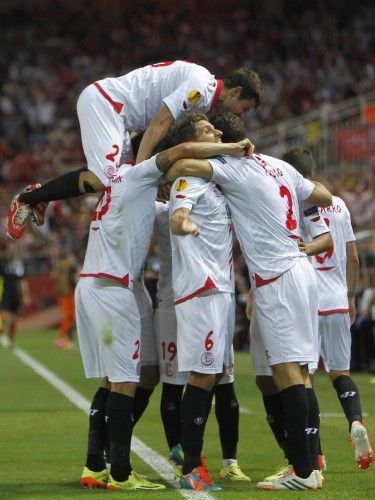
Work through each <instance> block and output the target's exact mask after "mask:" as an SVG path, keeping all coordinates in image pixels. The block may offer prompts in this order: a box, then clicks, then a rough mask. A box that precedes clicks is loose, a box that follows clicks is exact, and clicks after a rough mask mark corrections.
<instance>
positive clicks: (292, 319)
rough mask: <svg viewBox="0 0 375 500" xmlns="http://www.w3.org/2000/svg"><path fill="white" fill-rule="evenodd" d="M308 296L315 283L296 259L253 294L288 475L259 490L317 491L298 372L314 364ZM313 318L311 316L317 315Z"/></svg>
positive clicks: (261, 485)
mask: <svg viewBox="0 0 375 500" xmlns="http://www.w3.org/2000/svg"><path fill="white" fill-rule="evenodd" d="M312 293H315V294H316V279H315V276H314V274H313V270H312V269H311V266H310V265H309V264H308V262H307V261H305V260H302V259H301V261H298V262H297V263H296V264H295V265H294V266H293V267H292V268H291V269H290V270H289V271H287V272H286V273H284V274H283V275H282V276H281V277H280V278H279V279H278V280H276V281H275V282H273V283H270V284H268V285H266V286H264V287H260V288H256V289H255V291H254V301H255V304H256V308H255V314H256V316H257V319H258V322H259V327H260V333H261V336H262V342H263V345H264V348H265V352H266V357H267V359H268V362H269V364H270V365H271V367H272V372H273V378H274V382H275V385H276V387H277V389H278V391H279V393H280V400H281V404H282V414H283V420H284V425H285V430H286V436H287V440H286V446H287V455H288V458H289V460H290V463H291V464H292V465H293V470H294V472H293V473H290V474H288V475H287V476H285V477H282V478H279V479H277V480H274V481H271V482H261V483H258V485H257V488H259V489H276V490H278V489H316V488H317V481H316V477H315V473H314V470H313V467H312V463H311V456H310V449H309V440H308V436H307V431H306V429H307V428H308V416H309V413H308V411H309V406H308V399H307V393H306V388H305V380H304V377H303V375H302V372H301V364H302V363H309V362H313V361H314V359H315V344H314V333H313V324H312V320H311V315H310V307H311V299H310V297H311V294H312ZM291 304H293V306H291ZM313 313H315V314H317V310H316V311H313Z"/></svg>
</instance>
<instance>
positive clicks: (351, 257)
mask: <svg viewBox="0 0 375 500" xmlns="http://www.w3.org/2000/svg"><path fill="white" fill-rule="evenodd" d="M358 269H359V258H358V251H357V245H356V243H355V241H348V242H347V243H346V286H347V288H348V302H349V316H350V322H351V323H353V322H354V320H355V314H356V310H355V300H354V298H355V289H356V286H357V279H358Z"/></svg>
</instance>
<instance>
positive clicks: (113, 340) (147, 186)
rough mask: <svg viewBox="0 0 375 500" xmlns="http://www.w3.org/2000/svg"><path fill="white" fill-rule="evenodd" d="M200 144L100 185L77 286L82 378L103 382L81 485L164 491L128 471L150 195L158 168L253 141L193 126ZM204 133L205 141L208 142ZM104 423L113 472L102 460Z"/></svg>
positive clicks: (94, 408)
mask: <svg viewBox="0 0 375 500" xmlns="http://www.w3.org/2000/svg"><path fill="white" fill-rule="evenodd" d="M195 132H196V133H195V134H194V137H193V139H195V140H197V141H199V142H197V143H189V144H180V145H178V146H175V147H173V148H170V149H167V150H166V151H164V152H162V153H159V154H157V155H156V156H153V157H152V158H151V159H149V160H146V161H144V162H141V163H140V164H139V165H138V166H137V167H136V168H134V167H132V166H130V165H123V166H122V167H121V168H120V169H119V171H118V180H117V182H116V183H113V184H112V185H111V186H108V187H107V188H106V189H105V192H104V194H103V196H102V197H101V199H100V200H99V202H98V204H97V206H96V207H95V210H94V212H93V216H92V222H91V225H90V236H89V241H88V246H87V252H86V256H85V261H84V265H83V269H82V272H81V275H80V280H79V282H78V285H77V287H76V293H75V297H76V315H77V331H78V340H79V344H80V349H81V356H82V360H83V365H84V369H85V374H86V377H87V378H101V379H102V380H103V382H102V384H101V386H100V388H99V389H98V391H97V392H96V394H95V396H94V399H93V402H92V405H91V409H90V421H89V439H88V452H87V460H86V465H85V467H84V470H83V473H82V477H81V484H82V485H83V486H85V487H101V488H108V489H124V490H128V489H161V488H163V487H164V486H163V485H158V484H154V483H151V482H150V481H147V480H146V479H145V478H144V477H142V476H139V475H137V474H136V473H135V472H134V471H132V467H131V465H130V457H129V454H130V441H131V435H132V429H133V416H132V412H133V398H134V394H135V391H136V387H137V383H138V380H139V370H140V361H141V360H140V354H141V340H140V316H139V312H138V307H137V303H136V300H135V297H134V294H133V286H134V280H136V279H137V277H138V276H139V275H140V272H141V268H142V266H143V263H144V260H145V257H146V254H147V251H148V248H149V244H150V238H151V233H152V230H153V226H154V216H155V197H156V193H157V187H158V183H159V179H160V177H161V175H162V174H163V172H165V171H166V170H167V169H168V168H169V166H170V165H171V164H172V163H173V162H174V161H175V160H176V159H177V158H182V157H187V156H190V154H193V156H194V157H196V156H198V157H206V156H210V155H212V154H218V153H220V151H226V152H234V154H238V155H242V154H244V150H245V149H246V148H248V147H249V146H250V141H249V140H245V141H242V142H241V143H239V144H212V140H211V135H210V134H207V133H206V132H205V131H203V130H199V129H196V130H195ZM206 137H207V141H208V142H206ZM106 421H107V424H108V435H109V454H110V460H111V475H108V473H107V471H106V468H105V464H104V447H105V445H106V425H105V422H106Z"/></svg>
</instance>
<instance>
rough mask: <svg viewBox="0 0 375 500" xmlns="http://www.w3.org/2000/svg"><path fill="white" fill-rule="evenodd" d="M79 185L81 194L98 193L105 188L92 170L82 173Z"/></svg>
mask: <svg viewBox="0 0 375 500" xmlns="http://www.w3.org/2000/svg"><path fill="white" fill-rule="evenodd" d="M78 183H79V190H80V191H81V193H97V192H99V191H103V189H104V188H105V186H104V184H103V183H102V182H101V181H100V180H99V179H98V177H97V176H96V175H95V174H94V173H93V172H90V170H82V171H81V172H80V174H79V181H78Z"/></svg>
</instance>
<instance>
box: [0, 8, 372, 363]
mask: <svg viewBox="0 0 375 500" xmlns="http://www.w3.org/2000/svg"><path fill="white" fill-rule="evenodd" d="M0 14H1V15H0V46H1V51H0V114H1V123H0V210H1V217H2V222H3V219H4V215H5V213H6V210H7V207H8V205H9V203H10V200H11V198H12V196H13V195H14V194H15V193H16V192H18V191H19V190H20V189H22V188H23V187H25V186H26V185H27V184H30V183H33V182H43V181H45V180H47V179H50V178H52V177H54V176H56V175H58V174H60V173H64V172H66V171H68V170H73V169H76V168H80V167H82V166H84V165H85V159H84V156H83V152H82V148H81V142H80V134H79V126H78V120H77V116H76V101H77V98H78V95H79V93H80V92H81V90H82V89H83V88H84V87H85V86H86V85H88V84H89V83H91V82H92V81H94V80H97V79H100V78H103V77H105V76H119V75H122V74H124V73H127V72H128V71H131V70H132V69H134V68H136V67H139V66H142V65H145V64H148V63H152V62H158V61H162V60H173V59H187V60H191V61H194V62H196V63H198V64H201V65H203V66H205V67H207V68H208V69H209V70H210V71H211V72H212V73H214V74H215V75H216V76H217V77H218V78H220V77H224V76H226V75H227V74H229V73H230V72H231V71H232V70H234V69H236V68H238V67H240V66H245V65H246V66H249V67H251V68H253V69H255V70H256V71H258V72H259V73H260V75H261V78H262V80H263V82H264V86H265V89H266V97H267V101H266V103H265V105H264V106H263V108H262V109H261V110H260V111H259V112H253V113H252V114H251V113H250V114H249V117H248V118H247V127H248V131H249V136H250V137H251V132H252V130H255V129H258V128H259V127H264V126H266V125H271V124H275V123H278V122H280V121H282V120H286V119H289V118H291V117H295V116H299V115H301V114H303V113H307V112H309V111H311V110H314V109H317V108H318V107H325V109H326V112H327V113H328V114H330V110H332V109H333V107H334V105H335V104H336V103H339V102H341V101H343V100H345V99H349V98H352V97H354V96H359V95H361V94H363V93H366V92H369V91H371V90H374V89H375V37H374V33H375V4H373V3H371V2H368V1H362V2H358V1H354V0H346V1H342V0H341V1H340V0H316V1H314V2H312V3H306V2H305V1H303V0H291V1H286V0H285V1H282V0H270V1H262V0H252V1H251V2H249V1H248V0H247V1H245V0H235V1H232V0H217V1H216V2H212V3H205V4H204V5H202V3H201V2H199V1H198V0H179V1H178V2H173V3H172V4H171V2H170V1H169V0H158V1H157V2H156V1H155V2H152V1H144V0H137V1H136V2H134V1H133V2H130V1H127V0H124V1H117V0H108V1H106V2H101V1H98V2H92V1H87V0H79V1H75V2H69V3H67V2H62V1H54V2H51V1H48V0H41V1H38V2H36V1H22V2H20V1H17V0H12V1H7V0H4V2H2V5H1V6H0ZM332 117H334V113H332ZM324 174H325V179H326V180H327V181H328V183H329V184H330V185H331V186H332V189H333V191H334V192H335V193H336V194H338V195H340V196H342V197H343V198H344V200H345V201H346V202H347V204H348V207H349V209H350V211H351V214H352V222H353V226H354V229H355V230H359V229H364V228H374V227H375V222H374V219H375V162H374V158H369V160H368V162H365V164H363V167H362V168H361V169H360V170H359V171H358V169H356V170H355V171H353V170H351V169H350V168H348V169H344V168H343V166H342V165H340V166H335V165H332V166H331V167H330V169H328V170H326V171H325V172H324ZM94 203H95V197H82V198H80V199H73V200H69V201H66V202H54V203H51V204H50V207H49V209H48V212H47V222H46V224H45V225H44V226H43V227H42V228H31V229H30V230H29V231H28V233H27V234H26V236H25V237H24V238H23V239H22V240H20V242H19V244H18V251H19V255H21V256H22V258H23V259H24V260H25V262H26V271H27V274H29V275H38V274H39V275H40V274H46V273H49V272H51V270H52V264H51V262H52V261H53V259H54V258H56V256H57V255H58V254H59V253H61V251H62V249H63V251H64V252H65V253H66V254H67V255H69V256H70V257H71V259H72V260H74V262H75V265H76V267H77V269H79V266H80V263H81V262H82V258H83V255H84V251H85V244H86V239H87V227H88V225H89V221H90V213H91V210H92V207H93V204H94ZM6 247H7V237H6V235H5V230H4V224H1V229H0V250H1V251H4V252H5V251H6ZM366 252H367V250H366V251H365V256H364V257H363V256H362V258H364V259H365V260H366V269H367V270H368V272H367V271H366V275H364V276H361V282H360V286H359V304H360V302H361V296H362V292H363V291H364V290H366V289H367V288H369V287H370V288H371V287H372V288H373V287H374V285H375V283H374V279H375V278H374V276H375V272H374V265H375V263H374V262H373V253H374V249H373V247H372V244H371V243H370V244H369V247H368V252H367V253H366ZM236 269H237V293H238V303H239V308H238V310H239V311H238V318H237V319H238V321H237V329H238V335H237V337H236V338H237V342H238V345H241V344H243V343H244V342H245V339H246V338H247V328H248V324H247V320H246V318H245V316H244V308H243V307H242V305H241V304H243V301H244V297H245V295H246V292H247V287H248V283H247V278H246V273H245V270H244V269H245V268H244V265H243V262H242V259H241V257H240V256H239V257H238V258H237V259H236ZM157 273H158V257H157V242H155V244H154V245H153V247H152V249H151V251H150V256H149V259H148V262H147V265H146V276H147V278H148V282H149V286H150V287H151V289H152V288H153V287H154V282H155V280H156V279H157ZM374 293H375V292H374ZM370 309H371V308H370ZM370 314H371V312H370ZM373 319H375V314H374V315H373ZM370 340H371V335H370V336H369V340H368V341H369V342H370ZM372 342H373V339H372ZM358 349H359V351H360V352H362V351H363V352H369V351H368V348H367V351H366V348H365V347H363V346H362V347H358ZM361 350H362V351H361ZM372 350H373V344H372ZM370 352H371V350H370ZM359 355H360V356H361V357H362V358H363V356H364V355H363V353H362V354H359ZM358 363H359V366H358V368H362V369H363V368H365V366H364V364H363V363H365V364H366V363H367V365H369V363H370V361H369V360H367V361H363V360H360V361H359V362H358ZM361 363H362V365H361ZM371 363H373V369H374V370H375V359H374V360H372V361H371Z"/></svg>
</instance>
